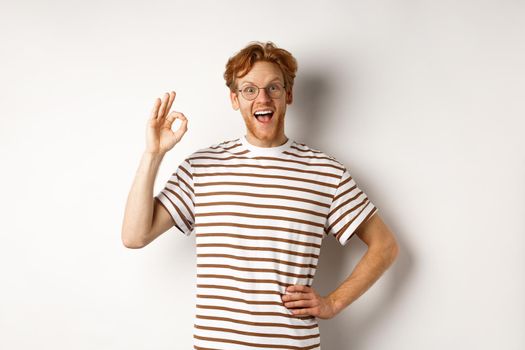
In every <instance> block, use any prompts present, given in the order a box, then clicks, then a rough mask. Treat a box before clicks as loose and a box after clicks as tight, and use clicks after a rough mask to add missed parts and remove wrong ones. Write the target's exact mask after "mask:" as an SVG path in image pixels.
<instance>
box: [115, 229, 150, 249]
mask: <svg viewBox="0 0 525 350" xmlns="http://www.w3.org/2000/svg"><path fill="white" fill-rule="evenodd" d="M120 238H121V241H122V244H123V245H124V247H126V248H129V249H140V248H143V247H144V244H143V243H142V242H139V241H138V240H137V239H133V238H132V236H131V235H129V234H126V232H125V231H122V233H121V237H120Z"/></svg>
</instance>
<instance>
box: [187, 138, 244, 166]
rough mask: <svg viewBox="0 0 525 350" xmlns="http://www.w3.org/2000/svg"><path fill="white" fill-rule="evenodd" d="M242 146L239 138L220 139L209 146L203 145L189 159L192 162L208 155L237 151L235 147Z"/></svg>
mask: <svg viewBox="0 0 525 350" xmlns="http://www.w3.org/2000/svg"><path fill="white" fill-rule="evenodd" d="M240 146H241V140H240V139H239V138H235V139H228V140H223V141H218V142H215V143H213V144H210V145H209V146H205V147H201V148H199V149H197V150H196V151H194V152H193V153H191V154H190V155H189V156H188V157H187V159H188V160H189V161H190V162H191V161H192V160H196V159H199V158H202V157H206V156H213V155H217V154H220V153H224V152H230V153H232V152H235V149H237V148H238V147H240Z"/></svg>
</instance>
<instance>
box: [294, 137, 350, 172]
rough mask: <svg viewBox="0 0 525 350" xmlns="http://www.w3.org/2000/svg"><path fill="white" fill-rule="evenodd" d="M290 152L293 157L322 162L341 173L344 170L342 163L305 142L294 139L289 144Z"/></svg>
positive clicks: (311, 161)
mask: <svg viewBox="0 0 525 350" xmlns="http://www.w3.org/2000/svg"><path fill="white" fill-rule="evenodd" d="M290 153H291V155H292V156H293V157H294V158H302V159H305V160H306V161H308V162H310V163H319V164H324V165H326V166H328V167H331V168H333V169H335V170H339V171H340V172H341V173H342V172H343V171H344V170H346V168H345V166H344V164H343V163H342V162H340V161H339V160H338V159H337V158H335V157H334V156H333V155H331V154H330V153H327V152H324V151H322V150H320V149H318V148H314V147H310V146H309V145H307V144H306V143H302V142H298V141H294V142H293V143H292V145H291V146H290Z"/></svg>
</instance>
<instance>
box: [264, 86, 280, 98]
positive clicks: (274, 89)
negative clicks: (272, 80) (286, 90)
mask: <svg viewBox="0 0 525 350" xmlns="http://www.w3.org/2000/svg"><path fill="white" fill-rule="evenodd" d="M267 91H268V94H269V95H270V97H271V98H279V97H281V94H282V93H283V87H282V86H281V85H280V84H271V85H270V86H268V88H267Z"/></svg>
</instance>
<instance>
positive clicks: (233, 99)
mask: <svg viewBox="0 0 525 350" xmlns="http://www.w3.org/2000/svg"><path fill="white" fill-rule="evenodd" d="M230 100H231V102H232V108H233V109H235V110H238V109H239V96H237V93H235V92H233V91H231V90H230Z"/></svg>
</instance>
